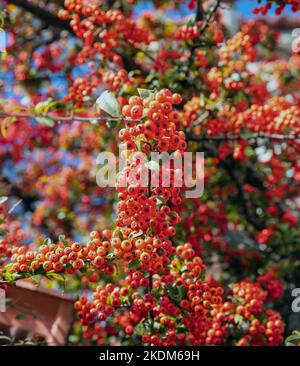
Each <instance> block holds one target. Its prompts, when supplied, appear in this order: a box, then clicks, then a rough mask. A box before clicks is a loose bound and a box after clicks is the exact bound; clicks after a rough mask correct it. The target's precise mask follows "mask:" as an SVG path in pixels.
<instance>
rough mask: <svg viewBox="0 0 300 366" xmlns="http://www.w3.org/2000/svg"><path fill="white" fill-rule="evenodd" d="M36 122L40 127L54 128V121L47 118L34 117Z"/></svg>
mask: <svg viewBox="0 0 300 366" xmlns="http://www.w3.org/2000/svg"><path fill="white" fill-rule="evenodd" d="M36 120H37V121H38V122H39V123H40V124H42V125H45V126H49V127H53V126H54V121H53V120H52V119H50V118H48V117H44V116H38V117H36Z"/></svg>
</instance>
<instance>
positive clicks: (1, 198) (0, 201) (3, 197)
mask: <svg viewBox="0 0 300 366" xmlns="http://www.w3.org/2000/svg"><path fill="white" fill-rule="evenodd" d="M7 200H8V197H6V196H2V197H0V205H2V204H3V203H4V202H6V201H7Z"/></svg>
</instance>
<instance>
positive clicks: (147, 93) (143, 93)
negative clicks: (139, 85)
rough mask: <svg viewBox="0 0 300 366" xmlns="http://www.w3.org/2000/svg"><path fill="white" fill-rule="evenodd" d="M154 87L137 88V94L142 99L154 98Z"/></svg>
mask: <svg viewBox="0 0 300 366" xmlns="http://www.w3.org/2000/svg"><path fill="white" fill-rule="evenodd" d="M155 92H156V89H152V90H151V89H138V93H139V96H140V97H141V98H142V99H146V98H154V96H155Z"/></svg>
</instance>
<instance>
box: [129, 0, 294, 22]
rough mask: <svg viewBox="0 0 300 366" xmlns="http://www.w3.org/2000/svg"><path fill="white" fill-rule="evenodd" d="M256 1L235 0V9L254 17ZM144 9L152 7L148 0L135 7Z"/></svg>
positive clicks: (286, 11)
mask: <svg viewBox="0 0 300 366" xmlns="http://www.w3.org/2000/svg"><path fill="white" fill-rule="evenodd" d="M264 3H265V1H263V2H262V4H264ZM257 4H258V2H257V1H256V0H238V1H237V2H236V10H237V11H238V12H239V13H240V14H241V15H242V16H243V17H244V18H253V17H255V15H253V13H252V9H253V8H254V7H255V6H257ZM145 9H148V10H151V9H153V5H152V3H151V2H150V1H147V0H145V1H143V2H141V3H139V4H138V5H137V7H136V12H137V13H139V12H140V11H142V10H145ZM274 9H275V6H273V7H272V11H270V13H269V15H274ZM189 13H190V12H189V11H188V10H187V9H186V11H184V12H181V15H187V14H189ZM291 13H292V12H291V10H290V7H289V9H288V8H287V9H285V10H284V12H283V14H285V15H289V14H291Z"/></svg>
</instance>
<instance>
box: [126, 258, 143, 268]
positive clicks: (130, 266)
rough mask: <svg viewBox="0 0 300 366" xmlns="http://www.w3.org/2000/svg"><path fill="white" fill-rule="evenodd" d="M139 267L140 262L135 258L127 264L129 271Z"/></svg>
mask: <svg viewBox="0 0 300 366" xmlns="http://www.w3.org/2000/svg"><path fill="white" fill-rule="evenodd" d="M140 266H141V261H140V260H139V259H138V258H135V259H134V260H133V261H131V262H130V263H129V264H128V268H129V269H137V268H139V267H140Z"/></svg>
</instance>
